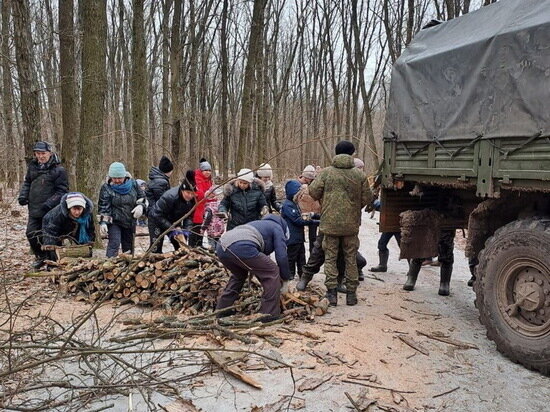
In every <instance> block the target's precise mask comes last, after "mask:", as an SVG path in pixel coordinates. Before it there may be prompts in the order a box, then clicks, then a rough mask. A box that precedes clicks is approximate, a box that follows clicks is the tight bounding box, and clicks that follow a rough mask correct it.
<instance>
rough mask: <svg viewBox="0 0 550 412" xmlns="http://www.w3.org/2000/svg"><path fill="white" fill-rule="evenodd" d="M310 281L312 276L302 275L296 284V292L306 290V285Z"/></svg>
mask: <svg viewBox="0 0 550 412" xmlns="http://www.w3.org/2000/svg"><path fill="white" fill-rule="evenodd" d="M311 279H313V276H312V275H310V274H309V273H304V274H302V277H301V278H300V280H299V281H298V283H296V290H298V291H300V292H303V291H304V290H306V288H307V285H308V283H309V282H311Z"/></svg>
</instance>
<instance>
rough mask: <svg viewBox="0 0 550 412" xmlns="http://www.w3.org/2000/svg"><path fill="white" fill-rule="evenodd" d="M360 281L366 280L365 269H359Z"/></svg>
mask: <svg viewBox="0 0 550 412" xmlns="http://www.w3.org/2000/svg"><path fill="white" fill-rule="evenodd" d="M357 279H358V280H359V282H363V281H364V280H365V275H364V274H363V271H362V270H360V271H359V277H358V278H357Z"/></svg>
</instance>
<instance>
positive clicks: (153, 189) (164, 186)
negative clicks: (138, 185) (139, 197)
mask: <svg viewBox="0 0 550 412" xmlns="http://www.w3.org/2000/svg"><path fill="white" fill-rule="evenodd" d="M173 171H174V165H173V164H172V162H171V161H170V159H168V158H167V157H166V156H162V157H161V158H160V162H159V165H158V167H156V166H153V167H152V168H151V170H149V182H148V183H147V190H146V191H145V194H146V195H147V200H148V201H149V212H151V210H153V206H155V203H156V202H157V200H159V199H160V197H161V196H162V195H163V194H164V192H166V191H167V190H168V189H170V176H172V173H173Z"/></svg>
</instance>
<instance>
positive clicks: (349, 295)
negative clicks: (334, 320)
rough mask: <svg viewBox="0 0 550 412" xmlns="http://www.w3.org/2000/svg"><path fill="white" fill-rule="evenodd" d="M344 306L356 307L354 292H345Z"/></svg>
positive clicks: (355, 294)
mask: <svg viewBox="0 0 550 412" xmlns="http://www.w3.org/2000/svg"><path fill="white" fill-rule="evenodd" d="M346 305H348V306H353V305H357V293H356V292H346Z"/></svg>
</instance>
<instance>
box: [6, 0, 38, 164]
mask: <svg viewBox="0 0 550 412" xmlns="http://www.w3.org/2000/svg"><path fill="white" fill-rule="evenodd" d="M12 6H13V22H14V29H15V33H14V38H15V52H16V58H15V60H16V63H17V74H18V79H19V92H20V94H21V117H22V121H23V142H24V148H25V156H26V158H27V160H30V159H31V158H32V147H33V145H34V143H35V142H36V141H39V140H41V139H42V138H41V133H40V104H39V102H38V94H39V93H38V88H36V85H35V82H34V76H33V73H34V69H33V65H32V55H33V53H32V37H31V22H30V16H29V4H28V0H15V1H14V2H13V3H12Z"/></svg>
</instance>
